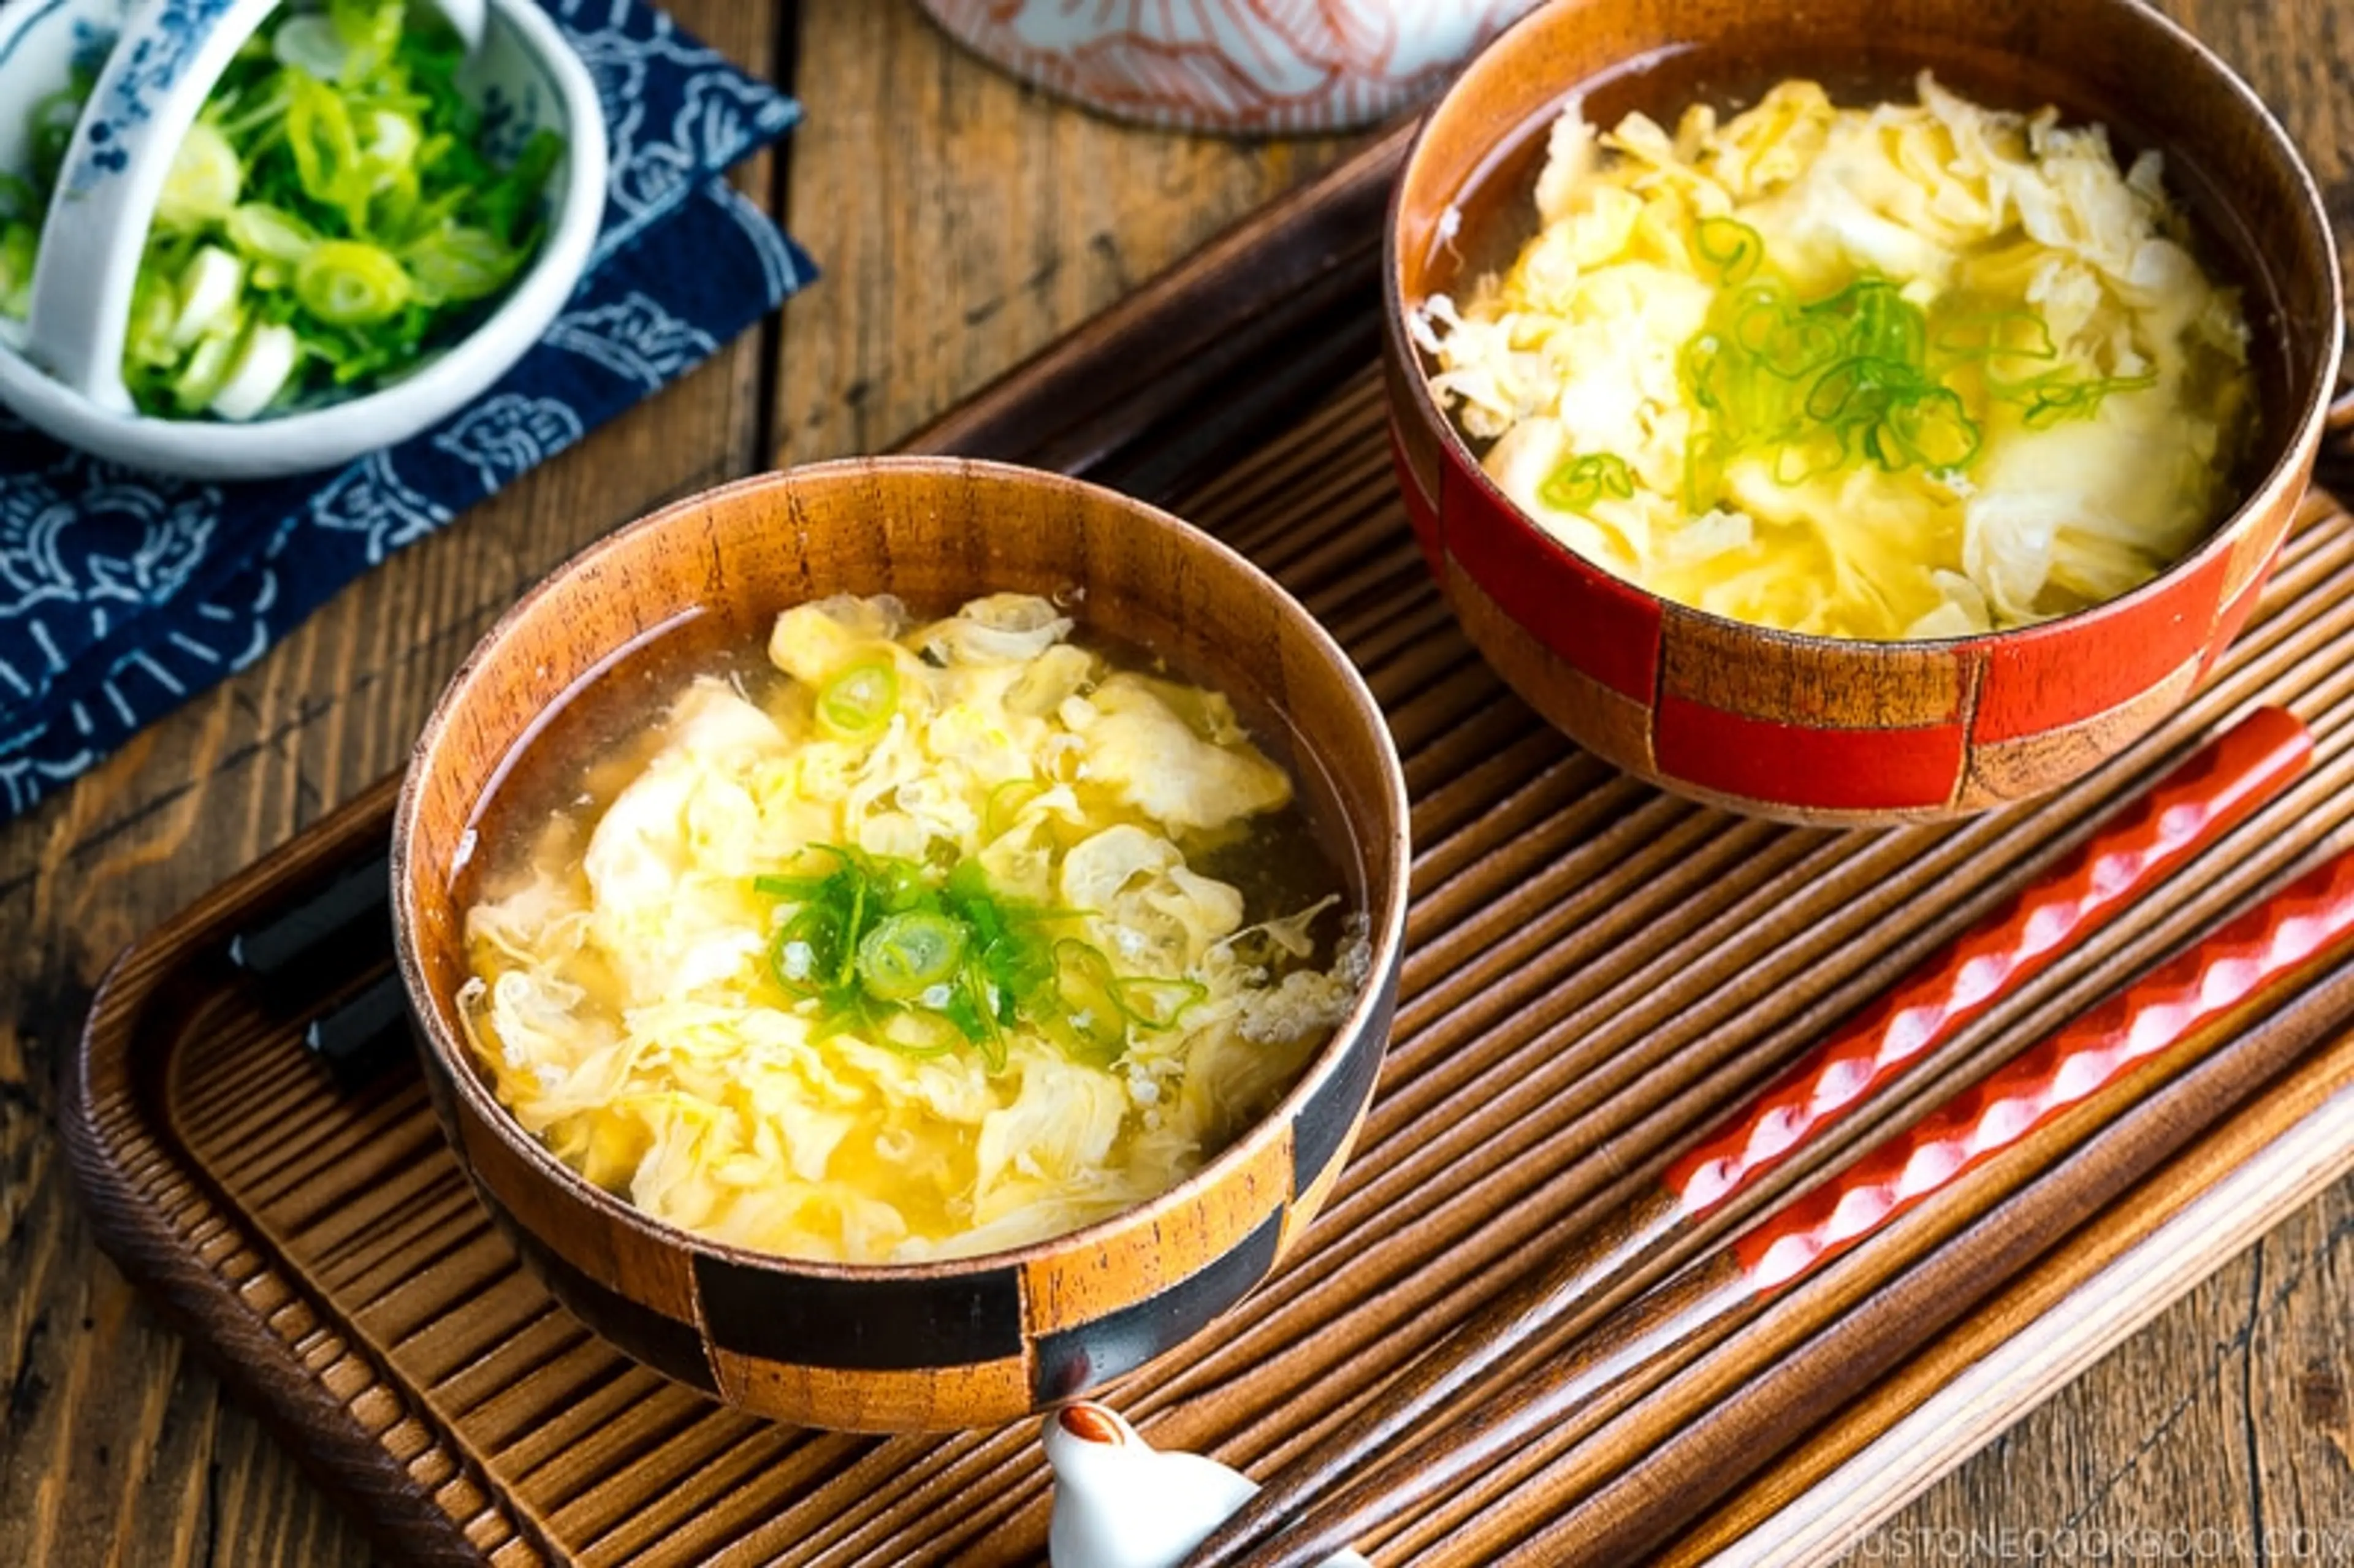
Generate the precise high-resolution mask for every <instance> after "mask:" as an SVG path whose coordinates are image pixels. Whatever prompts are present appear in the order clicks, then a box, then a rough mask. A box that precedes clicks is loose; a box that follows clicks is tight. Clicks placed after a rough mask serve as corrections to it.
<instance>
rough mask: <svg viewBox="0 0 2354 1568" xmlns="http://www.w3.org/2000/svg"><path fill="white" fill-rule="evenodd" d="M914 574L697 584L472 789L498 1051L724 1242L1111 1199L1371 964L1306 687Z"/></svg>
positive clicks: (1030, 1220) (635, 1179)
mask: <svg viewBox="0 0 2354 1568" xmlns="http://www.w3.org/2000/svg"><path fill="white" fill-rule="evenodd" d="M924 608H926V609H930V610H935V611H938V612H939V613H938V614H937V615H933V616H919V615H915V614H912V613H908V612H907V611H906V610H905V609H903V608H901V607H897V606H896V603H894V602H893V601H885V600H853V599H842V600H829V601H823V602H822V603H821V604H818V605H814V606H802V607H798V608H797V609H794V610H791V611H789V612H788V613H787V614H786V615H785V616H783V617H781V618H780V619H779V624H778V627H777V629H776V630H774V632H773V633H772V634H771V636H770V637H769V640H768V641H767V642H765V643H758V642H750V641H747V640H745V639H742V638H740V637H736V636H731V635H730V631H731V629H730V628H729V627H728V626H727V625H726V624H725V622H724V620H723V618H718V617H699V616H696V617H688V618H686V619H684V620H683V621H682V622H680V623H677V624H675V625H673V626H672V627H670V628H668V629H665V630H663V631H662V632H661V633H659V634H658V635H656V636H653V637H652V638H649V639H647V640H645V641H642V643H641V644H640V645H639V646H637V647H635V648H633V649H631V650H629V651H627V652H625V653H624V654H622V655H621V656H620V657H618V658H616V659H615V660H613V661H612V662H610V663H609V664H608V665H607V666H606V667H605V668H604V669H603V670H601V671H600V672H599V673H598V675H597V676H596V677H595V678H593V679H592V680H591V681H590V682H588V683H585V684H584V685H583V686H582V687H581V688H580V689H579V690H578V691H576V692H574V693H573V694H569V695H568V697H567V699H566V700H565V701H563V702H562V703H560V704H559V705H557V706H556V707H554V708H553V709H552V710H551V712H550V714H549V715H548V716H547V718H546V720H545V721H543V723H542V724H541V725H540V726H539V727H538V728H537V729H536V730H535V732H534V733H533V734H532V735H531V736H529V737H528V738H527V739H526V741H525V744H524V745H523V746H522V747H519V748H518V750H517V752H516V754H515V755H514V757H513V758H511V759H510V761H509V764H508V766H507V767H506V768H504V770H503V772H502V775H501V777H500V778H499V779H497V781H496V782H495V784H494V786H493V789H492V790H491V791H490V793H489V795H488V797H487V798H486V800H485V802H484V804H483V806H482V810H480V811H479V812H478V815H477V820H476V822H475V823H474V833H473V842H474V843H475V844H476V845H477V846H478V847H477V849H476V850H475V852H474V853H473V854H472V856H471V857H470V858H469V860H468V861H467V862H466V863H464V864H463V865H462V866H461V870H460V873H459V877H458V882H457V885H456V888H455V895H456V899H457V902H458V904H459V906H460V907H461V908H463V909H465V910H466V911H467V912H468V914H467V938H468V942H467V946H468V956H469V963H470V968H471V969H472V974H473V977H474V978H473V980H472V982H471V983H470V984H469V986H468V988H467V992H466V994H465V995H464V996H463V997H462V998H461V1002H462V1011H463V1013H464V1017H465V1020H466V1023H467V1028H468V1033H469V1035H470V1039H471V1043H472V1048H473V1052H474V1054H475V1058H476V1061H477V1064H478V1065H480V1066H481V1068H482V1070H483V1072H484V1074H485V1075H486V1077H487V1079H488V1080H489V1081H490V1083H491V1084H492V1086H493V1089H494V1091H495V1092H496V1093H497V1094H498V1096H499V1097H500V1098H501V1100H502V1102H503V1103H504V1104H505V1105H506V1106H507V1107H509V1108H510V1109H511V1110H512V1111H514V1113H515V1114H516V1116H517V1117H518V1118H519V1119H520V1120H521V1121H522V1122H523V1124H524V1126H525V1128H527V1129H528V1130H529V1131H531V1132H532V1133H533V1134H534V1135H535V1136H536V1137H539V1138H540V1139H543V1140H544V1141H545V1142H546V1143H547V1144H548V1146H549V1147H550V1148H551V1149H552V1150H554V1151H555V1152H556V1153H557V1155H558V1156H559V1157H560V1158H562V1159H563V1160H566V1161H567V1163H568V1164H570V1165H572V1166H573V1167H574V1168H575V1169H576V1170H578V1171H581V1172H582V1173H583V1174H584V1175H586V1176H587V1177H588V1179H590V1180H591V1181H597V1182H598V1183H599V1184H600V1185H602V1186H605V1187H607V1188H608V1189H609V1190H611V1191H613V1192H616V1193H618V1194H620V1196H622V1197H624V1198H627V1199H629V1200H630V1201H631V1202H635V1203H637V1204H638V1205H639V1206H640V1207H641V1208H643V1209H645V1210H646V1211H647V1212H649V1213H652V1214H654V1215H655V1216H657V1217H659V1218H662V1219H664V1220H666V1221H669V1222H671V1223H673V1224H679V1225H682V1226H683V1227H684V1228H686V1229H689V1230H692V1231H695V1232H697V1233H699V1234H705V1235H708V1236H711V1237H713V1238H714V1239H717V1240H722V1241H726V1242H728V1243H731V1244H734V1245H743V1246H747V1247H751V1248H754V1249H757V1250H764V1251H770V1252H775V1253H779V1254H783V1255H796V1256H805V1257H811V1258H818V1259H822V1260H827V1261H839V1262H854V1263H855V1262H864V1263H883V1262H903V1261H919V1260H923V1259H927V1258H934V1257H942V1256H954V1255H968V1254H972V1253H980V1252H990V1251H997V1250H1002V1249H1003V1248H1007V1247H1012V1246H1017V1245H1023V1244H1026V1243H1028V1242H1031V1241H1035V1240H1038V1239H1042V1238H1044V1236H1048V1235H1052V1234H1060V1233H1062V1232H1066V1231H1068V1230H1071V1229H1076V1228H1077V1227H1079V1226H1081V1225H1084V1224H1089V1223H1092V1222H1093V1221H1095V1220H1097V1219H1101V1218H1105V1217H1108V1215H1110V1214H1112V1213H1118V1212H1119V1211H1121V1210H1123V1209H1126V1208H1129V1207H1132V1206H1134V1205H1135V1204H1136V1203H1139V1202H1144V1201H1147V1200H1149V1199H1150V1197H1152V1196H1153V1195H1155V1194H1156V1193H1158V1192H1161V1191H1163V1190H1165V1189H1166V1188H1167V1187H1169V1186H1172V1185H1174V1184H1175V1183H1176V1182H1177V1181H1182V1180H1183V1178H1184V1177H1185V1176H1187V1175H1189V1174H1191V1173H1192V1171H1194V1170H1196V1169H1198V1168H1199V1167H1200V1166H1201V1165H1202V1164H1203V1163H1204V1162H1205V1161H1206V1160H1208V1159H1210V1158H1211V1157H1213V1156H1214V1155H1215V1154H1216V1152H1217V1151H1218V1150H1220V1149H1221V1148H1223V1147H1224V1146H1225V1144H1226V1143H1228V1142H1230V1141H1231V1140H1232V1139H1234V1138H1235V1136H1237V1135H1238V1134H1239V1133H1240V1132H1241V1131H1242V1130H1244V1129H1245V1128H1247V1127H1248V1126H1250V1125H1251V1124H1252V1123H1253V1122H1254V1121H1255V1120H1256V1119H1257V1118H1259V1117H1260V1116H1262V1115H1263V1114H1264V1113H1265V1112H1266V1111H1267V1109H1268V1108H1270V1107H1271V1106H1272V1105H1273V1103H1274V1102H1275V1100H1277V1099H1278V1098H1279V1097H1281V1095H1282V1094H1283V1092H1284V1091H1285V1090H1286V1089H1288V1087H1289V1086H1291V1084H1292V1083H1294V1082H1295V1081H1296V1080H1297V1078H1298V1076H1299V1074H1300V1072H1301V1071H1302V1070H1303V1069H1304V1068H1305V1066H1306V1065H1307V1063H1308V1061H1309V1060H1310V1058H1311V1057H1312V1056H1313V1055H1314V1054H1315V1053H1316V1051H1317V1049H1318V1048H1319V1047H1320V1045H1321V1044H1323V1043H1324V1042H1325V1041H1326V1040H1327V1039H1329V1037H1330V1035H1331V1030H1332V1028H1333V1027H1334V1025H1335V1024H1336V1023H1337V1022H1339V1020H1340V1018H1341V1015H1342V1014H1343V1013H1345V1012H1346V1011H1347V1010H1348V1009H1349V1008H1350V1007H1351V1006H1352V1004H1353V1002H1354V1000H1355V997H1356V993H1357V991H1358V990H1359V988H1360V987H1361V985H1362V982H1363V978H1364V969H1365V965H1366V962H1367V953H1366V948H1365V942H1364V938H1363V920H1362V917H1361V916H1357V915H1355V914H1354V913H1353V912H1352V911H1353V910H1354V909H1355V908H1356V907H1358V906H1360V904H1361V899H1359V898H1357V897H1356V896H1355V895H1354V892H1353V890H1352V889H1350V888H1349V887H1348V886H1347V885H1346V882H1345V879H1344V878H1343V877H1342V875H1341V873H1340V871H1339V870H1338V864H1339V862H1338V861H1337V860H1336V857H1335V856H1334V855H1332V854H1331V853H1330V852H1329V851H1328V849H1327V848H1326V846H1325V844H1324V843H1323V842H1322V841H1321V839H1320V822H1321V821H1322V820H1323V818H1324V816H1325V813H1324V812H1323V811H1322V810H1321V807H1320V802H1321V801H1322V800H1325V799H1327V798H1328V788H1329V787H1327V786H1325V785H1324V783H1323V781H1322V780H1321V779H1316V778H1313V777H1308V778H1303V777H1301V776H1300V775H1299V770H1298V769H1297V768H1294V767H1293V766H1292V765H1291V761H1290V758H1289V757H1288V755H1287V753H1288V751H1289V749H1290V748H1289V747H1287V746H1286V745H1284V744H1283V742H1284V737H1283V736H1282V735H1281V733H1280V730H1279V728H1278V726H1275V725H1273V724H1269V723H1263V722H1260V723H1254V722H1249V721H1248V720H1246V717H1245V716H1244V715H1240V714H1237V713H1236V712H1235V709H1234V707H1233V705H1232V704H1231V703H1230V702H1229V701H1228V700H1227V699H1226V698H1225V697H1224V696H1222V695H1220V694H1217V693H1215V692H1212V691H1209V690H1207V689H1205V688H1203V687H1200V686H1197V685H1194V684H1192V683H1188V682H1187V681H1186V680H1185V679H1184V677H1183V675H1182V673H1175V672H1172V671H1171V670H1170V669H1169V668H1168V667H1167V666H1166V665H1165V664H1164V663H1163V662H1161V661H1159V660H1156V659H1154V658H1152V657H1151V656H1150V655H1149V654H1148V653H1146V652H1143V651H1142V650H1140V649H1136V648H1133V647H1129V646H1125V645H1121V644H1119V643H1117V642H1113V641H1107V640H1105V639H1101V638H1099V637H1096V636H1094V635H1091V634H1089V633H1087V631H1085V630H1081V629H1080V628H1078V627H1076V625H1073V624H1072V623H1071V622H1070V620H1069V619H1068V618H1067V617H1065V616H1063V615H1062V614H1061V613H1060V611H1059V609H1058V608H1057V607H1056V606H1055V605H1054V604H1053V603H1051V602H1050V601H1047V600H1044V599H1023V598H1021V597H1019V596H998V597H995V598H992V599H983V600H979V601H975V602H974V604H972V605H969V606H967V607H964V609H962V610H961V611H960V610H958V609H956V608H955V607H945V606H928V607H924ZM1255 716H1256V715H1254V717H1255Z"/></svg>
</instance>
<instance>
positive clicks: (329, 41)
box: [270, 12, 345, 82]
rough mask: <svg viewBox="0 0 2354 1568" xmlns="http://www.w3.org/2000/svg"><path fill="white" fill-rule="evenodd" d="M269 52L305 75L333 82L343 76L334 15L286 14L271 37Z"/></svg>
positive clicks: (341, 46) (340, 42) (341, 47)
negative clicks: (330, 16) (332, 17)
mask: <svg viewBox="0 0 2354 1568" xmlns="http://www.w3.org/2000/svg"><path fill="white" fill-rule="evenodd" d="M270 53H271V54H273V55H275V56H276V57H277V58H278V62H279V63H280V64H281V65H288V66H292V67H293V68H294V69H296V70H299V71H301V72H302V73H303V74H304V75H306V76H311V77H315V78H317V79H319V80H321V81H325V82H333V81H339V80H341V79H343V74H344V55H345V48H344V40H343V36H342V35H341V34H340V33H338V32H337V31H336V30H335V24H334V20H333V19H331V18H329V17H326V16H321V15H319V14H318V13H317V12H308V13H304V14H302V15H298V16H289V17H287V18H286V20H285V21H283V22H281V23H280V24H279V27H278V31H277V32H276V33H275V34H273V35H272V36H271V37H270Z"/></svg>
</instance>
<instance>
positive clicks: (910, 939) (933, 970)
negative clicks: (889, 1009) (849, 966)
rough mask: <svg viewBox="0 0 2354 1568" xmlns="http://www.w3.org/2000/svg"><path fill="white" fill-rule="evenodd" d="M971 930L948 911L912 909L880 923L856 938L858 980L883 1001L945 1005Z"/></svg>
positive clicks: (935, 1008)
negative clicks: (932, 911)
mask: <svg viewBox="0 0 2354 1568" xmlns="http://www.w3.org/2000/svg"><path fill="white" fill-rule="evenodd" d="M967 938H968V932H967V929H966V927H965V926H964V924H963V923H962V922H961V921H959V920H956V919H954V918H952V917H950V916H947V915H938V914H932V913H928V912H926V911H922V910H910V911H909V912H908V913H907V914H904V915H893V916H888V917H886V918H885V919H883V920H881V921H878V922H877V923H876V924H875V927H874V928H873V929H872V930H870V931H868V932H867V933H866V934H865V935H864V937H861V938H859V940H858V978H859V979H860V980H863V981H864V982H865V986H866V990H867V992H868V994H870V995H872V996H874V997H875V998H877V999H879V1000H881V1001H897V1002H921V1003H923V1004H924V1005H925V1006H926V1007H928V1008H930V1009H932V1010H933V1011H934V1012H939V1011H942V1010H944V1009H946V1008H947V1006H948V1005H949V1001H950V1000H951V998H952V997H953V995H954V992H953V991H952V989H951V988H952V987H953V986H954V984H955V982H956V980H957V977H958V975H959V974H960V972H961V971H962V969H963V967H964V950H965V943H966V940H967Z"/></svg>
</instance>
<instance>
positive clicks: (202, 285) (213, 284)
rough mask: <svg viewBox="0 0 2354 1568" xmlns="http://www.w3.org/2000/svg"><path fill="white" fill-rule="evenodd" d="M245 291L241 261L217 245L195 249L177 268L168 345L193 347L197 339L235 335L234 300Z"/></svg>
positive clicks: (243, 270)
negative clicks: (176, 293) (174, 308)
mask: <svg viewBox="0 0 2354 1568" xmlns="http://www.w3.org/2000/svg"><path fill="white" fill-rule="evenodd" d="M244 292H245V264H244V263H243V262H241V261H239V260H238V259H237V258H236V257H234V256H232V255H230V254H229V253H228V251H226V250H223V249H219V248H218V247H217V246H212V245H207V246H202V247H200V248H198V249H197V251H196V254H195V255H194V256H191V257H190V258H188V264H187V265H186V267H184V268H182V269H181V270H180V289H179V310H178V313H176V314H175V315H174V317H173V318H172V346H173V347H174V348H175V349H179V348H190V347H193V346H195V344H196V340H197V339H198V338H201V337H204V336H206V335H207V334H216V335H217V334H220V333H222V332H223V331H224V330H226V331H227V332H228V334H229V335H232V336H234V335H235V330H236V316H237V308H238V300H239V296H240V295H242V294H243V293H244Z"/></svg>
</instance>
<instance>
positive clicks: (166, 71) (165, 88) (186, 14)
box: [59, 0, 233, 195]
mask: <svg viewBox="0 0 2354 1568" xmlns="http://www.w3.org/2000/svg"><path fill="white" fill-rule="evenodd" d="M232 3H233V0H163V6H162V10H161V11H160V13H159V14H158V15H157V16H156V18H155V22H154V30H153V31H152V32H149V33H147V34H145V35H143V36H142V37H139V38H138V39H137V40H136V41H135V42H133V44H132V45H131V53H130V55H129V57H128V58H126V59H124V60H123V61H122V69H121V70H120V71H119V72H118V73H117V74H116V76H115V78H114V79H113V81H112V82H111V84H110V86H109V90H108V92H107V95H106V100H105V101H104V102H102V103H97V104H93V105H92V106H91V107H90V110H89V111H87V112H88V113H89V114H91V115H95V116H96V117H95V118H93V119H90V122H89V146H88V148H87V150H86V151H85V153H84V155H83V156H82V157H81V158H80V160H78V161H77V162H76V163H75V164H74V165H73V167H72V168H71V169H69V170H68V171H67V172H66V174H65V175H64V177H63V179H62V180H61V181H60V182H59V184H60V185H61V187H62V188H63V189H65V190H68V191H71V192H73V193H74V194H76V195H80V194H83V193H86V192H88V191H90V190H91V189H92V188H94V187H95V186H96V185H97V184H98V182H99V181H101V180H102V179H104V178H106V177H107V176H108V175H119V174H121V173H122V170H123V168H124V166H125V165H126V164H128V162H129V160H128V159H127V158H125V157H124V156H123V153H122V147H121V146H120V145H119V140H120V138H121V136H122V132H123V131H124V129H125V128H126V127H129V126H133V125H143V124H145V123H146V122H147V119H148V116H149V115H150V114H151V113H153V112H154V110H153V107H152V105H153V103H154V100H155V99H157V98H160V97H161V96H163V95H164V93H166V92H169V91H170V90H172V87H173V84H174V83H175V82H177V81H178V80H179V79H180V73H181V72H182V71H184V70H186V69H187V65H188V61H189V60H190V59H192V58H195V56H196V50H197V49H198V48H201V47H202V45H203V44H204V41H205V38H206V37H207V35H208V34H210V33H211V31H212V29H213V26H214V24H215V23H217V22H218V21H219V20H220V19H221V16H222V14H223V13H224V12H226V11H227V10H228V8H229V6H230V5H231V4H232Z"/></svg>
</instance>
